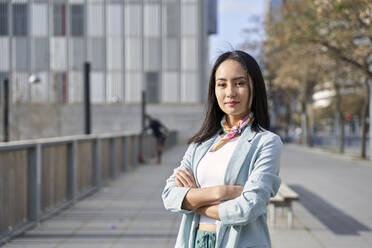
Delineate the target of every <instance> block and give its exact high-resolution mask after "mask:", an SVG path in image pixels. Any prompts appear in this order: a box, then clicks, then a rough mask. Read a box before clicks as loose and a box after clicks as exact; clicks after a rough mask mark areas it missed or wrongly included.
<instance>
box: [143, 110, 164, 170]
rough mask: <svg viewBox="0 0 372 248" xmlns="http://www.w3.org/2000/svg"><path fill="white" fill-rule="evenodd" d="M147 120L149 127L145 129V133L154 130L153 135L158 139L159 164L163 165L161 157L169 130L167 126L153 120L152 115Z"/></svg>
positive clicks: (146, 117) (147, 116)
mask: <svg viewBox="0 0 372 248" xmlns="http://www.w3.org/2000/svg"><path fill="white" fill-rule="evenodd" d="M145 119H146V120H147V122H148V125H147V126H146V127H145V131H146V130H148V129H151V130H152V134H153V135H154V137H155V139H156V152H157V161H156V163H157V164H160V163H161V157H162V154H163V147H164V143H165V140H166V139H167V137H168V133H169V130H168V128H167V127H166V126H164V125H163V123H161V122H160V121H159V120H156V119H154V118H152V117H151V116H150V115H146V116H145Z"/></svg>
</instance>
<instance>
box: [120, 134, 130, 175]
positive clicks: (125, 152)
mask: <svg viewBox="0 0 372 248" xmlns="http://www.w3.org/2000/svg"><path fill="white" fill-rule="evenodd" d="M127 143H128V137H126V136H124V137H122V138H121V145H122V146H121V147H122V148H121V149H122V150H121V154H122V157H121V158H122V164H121V171H123V172H125V171H127V170H128V164H129V159H128V154H129V153H128V146H127Z"/></svg>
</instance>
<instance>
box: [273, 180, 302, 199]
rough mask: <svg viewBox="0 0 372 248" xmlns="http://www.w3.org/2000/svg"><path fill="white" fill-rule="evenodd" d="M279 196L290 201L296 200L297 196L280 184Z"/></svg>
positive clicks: (285, 185) (283, 184)
mask: <svg viewBox="0 0 372 248" xmlns="http://www.w3.org/2000/svg"><path fill="white" fill-rule="evenodd" d="M278 194H279V195H281V196H282V197H283V198H285V199H290V200H298V199H299V197H298V194H297V193H296V192H294V191H293V190H292V189H291V188H289V187H288V185H287V184H285V183H282V184H281V185H280V188H279V192H278Z"/></svg>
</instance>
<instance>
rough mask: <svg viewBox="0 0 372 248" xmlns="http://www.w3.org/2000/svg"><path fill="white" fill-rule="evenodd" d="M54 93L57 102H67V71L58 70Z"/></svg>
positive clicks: (55, 76)
mask: <svg viewBox="0 0 372 248" xmlns="http://www.w3.org/2000/svg"><path fill="white" fill-rule="evenodd" d="M53 89H54V91H55V92H54V93H55V96H56V99H55V100H56V102H58V103H67V76H66V72H57V73H55V74H54V88H53Z"/></svg>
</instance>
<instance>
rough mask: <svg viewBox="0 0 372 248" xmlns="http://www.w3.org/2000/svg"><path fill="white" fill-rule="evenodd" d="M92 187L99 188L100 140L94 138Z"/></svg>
mask: <svg viewBox="0 0 372 248" xmlns="http://www.w3.org/2000/svg"><path fill="white" fill-rule="evenodd" d="M92 155H93V186H94V187H97V188H99V187H100V186H101V140H100V138H96V139H95V141H94V142H93V154H92Z"/></svg>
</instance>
